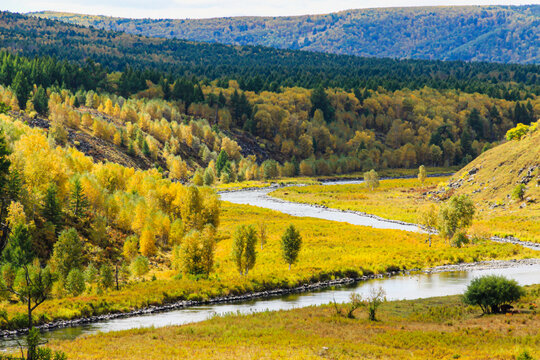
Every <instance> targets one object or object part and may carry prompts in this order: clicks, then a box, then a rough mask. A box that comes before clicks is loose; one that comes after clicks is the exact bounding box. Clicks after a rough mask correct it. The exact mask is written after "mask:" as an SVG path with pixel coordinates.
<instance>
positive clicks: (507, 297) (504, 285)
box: [463, 275, 525, 314]
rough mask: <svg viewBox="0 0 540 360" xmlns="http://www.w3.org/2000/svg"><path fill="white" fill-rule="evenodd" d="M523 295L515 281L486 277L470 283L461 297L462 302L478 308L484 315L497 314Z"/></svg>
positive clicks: (499, 277)
mask: <svg viewBox="0 0 540 360" xmlns="http://www.w3.org/2000/svg"><path fill="white" fill-rule="evenodd" d="M524 293H525V292H524V290H523V289H522V287H521V286H519V285H518V283H517V282H516V281H515V280H509V279H507V278H505V277H504V276H498V275H487V276H483V277H479V278H476V279H473V280H472V281H471V283H470V284H469V286H468V287H467V290H466V291H465V294H464V295H463V302H464V303H465V304H468V305H478V306H480V308H481V309H482V311H483V312H484V314H488V313H499V312H501V311H502V310H503V309H504V307H505V305H510V304H511V303H513V302H515V301H518V300H519V299H520V298H521V297H522V296H523V295H524Z"/></svg>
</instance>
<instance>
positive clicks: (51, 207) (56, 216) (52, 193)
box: [42, 184, 63, 236]
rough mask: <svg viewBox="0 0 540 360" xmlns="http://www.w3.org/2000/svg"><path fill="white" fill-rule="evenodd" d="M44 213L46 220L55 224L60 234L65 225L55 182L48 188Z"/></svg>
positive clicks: (56, 230)
mask: <svg viewBox="0 0 540 360" xmlns="http://www.w3.org/2000/svg"><path fill="white" fill-rule="evenodd" d="M42 214H43V217H44V218H45V220H46V221H48V222H50V223H51V224H53V225H54V231H55V233H56V235H57V236H58V234H59V233H60V230H61V229H62V225H63V214H62V206H61V204H60V200H59V199H58V196H57V189H56V185H54V184H51V185H50V186H49V187H48V188H47V193H46V194H45V200H44V204H43V210H42Z"/></svg>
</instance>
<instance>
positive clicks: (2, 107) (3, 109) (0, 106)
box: [0, 101, 11, 114]
mask: <svg viewBox="0 0 540 360" xmlns="http://www.w3.org/2000/svg"><path fill="white" fill-rule="evenodd" d="M10 110H11V107H9V106H8V105H7V104H6V103H4V102H2V101H0V114H7V112H8V111H10Z"/></svg>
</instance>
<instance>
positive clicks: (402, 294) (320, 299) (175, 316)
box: [0, 189, 540, 349]
mask: <svg viewBox="0 0 540 360" xmlns="http://www.w3.org/2000/svg"><path fill="white" fill-rule="evenodd" d="M270 191H271V189H263V190H245V191H237V192H229V193H223V194H221V197H222V200H225V201H229V202H233V203H238V204H248V205H254V206H260V207H265V208H269V209H273V210H278V211H282V212H284V213H286V214H289V215H293V216H310V217H315V218H320V219H326V220H333V221H341V222H348V223H351V224H354V225H363V226H373V227H376V228H384V229H387V228H390V229H400V230H406V231H407V230H408V231H418V230H419V229H418V227H417V226H415V225H412V224H410V225H404V224H399V223H394V222H386V221H384V220H382V219H378V218H372V217H369V216H362V215H359V214H356V213H352V212H341V211H335V210H332V209H325V208H319V207H314V206H310V205H303V204H295V203H290V202H284V201H281V200H276V199H272V198H271V197H269V196H268V195H267V194H268V192H270ZM488 274H498V275H505V276H507V277H508V278H511V279H514V280H516V281H517V282H518V283H519V284H521V285H531V284H536V283H539V282H540V261H529V262H518V263H516V264H508V263H506V264H504V263H503V264H501V265H499V266H497V267H495V268H481V269H477V268H473V269H470V270H467V271H462V270H458V271H451V270H450V271H443V272H436V273H430V274H428V273H425V272H419V273H416V274H409V275H399V276H395V277H391V278H383V279H375V280H369V281H364V282H359V283H357V284H354V285H352V286H345V287H336V288H328V289H325V290H320V291H315V292H310V293H300V294H293V295H287V296H282V297H274V298H269V299H260V300H253V301H247V302H242V303H232V304H213V305H208V306H196V307H191V308H186V309H180V310H174V311H168V312H163V313H154V314H148V315H140V316H132V317H127V318H121V319H113V320H108V321H103V322H100V323H94V324H86V325H82V326H77V327H71V328H63V329H55V330H52V331H48V332H46V333H44V334H43V336H44V338H46V339H74V338H76V337H79V336H82V335H88V334H94V333H97V332H109V331H119V330H128V329H133V328H141V327H151V326H154V327H162V326H170V325H183V324H188V323H194V322H199V321H204V320H206V319H209V318H211V317H212V316H216V315H224V314H227V313H242V314H247V313H254V312H261V311H277V310H289V309H294V308H301V307H306V306H313V305H322V304H328V303H330V302H331V301H334V300H335V301H336V302H338V303H339V302H346V301H348V299H349V297H350V295H351V293H359V294H362V295H367V294H368V293H369V292H370V290H371V289H372V288H374V287H377V288H378V287H382V288H383V289H384V290H385V292H386V296H387V299H388V300H402V299H409V300H410V299H420V298H428V297H434V296H446V295H456V294H461V293H463V291H464V290H465V288H466V287H467V285H468V284H469V282H470V281H471V279H473V278H475V277H478V276H482V275H488ZM17 340H19V341H20V340H21V337H16V338H6V339H0V349H7V348H13V347H15V346H17Z"/></svg>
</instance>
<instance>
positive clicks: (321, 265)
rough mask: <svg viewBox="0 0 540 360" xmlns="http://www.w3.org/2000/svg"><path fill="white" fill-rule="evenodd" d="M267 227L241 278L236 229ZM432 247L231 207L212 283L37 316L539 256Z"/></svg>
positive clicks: (73, 301)
mask: <svg viewBox="0 0 540 360" xmlns="http://www.w3.org/2000/svg"><path fill="white" fill-rule="evenodd" d="M262 221H266V222H267V225H268V234H269V238H268V243H267V245H266V246H265V248H264V250H262V251H261V250H260V249H259V248H258V249H257V251H258V254H257V263H256V265H255V268H254V269H253V270H252V271H250V273H249V276H248V277H247V278H245V277H241V276H240V275H238V272H237V271H236V268H235V266H234V263H233V261H232V259H231V256H230V253H231V247H232V234H233V233H234V231H235V228H236V226H237V225H240V224H257V223H259V222H262ZM290 223H293V224H294V225H295V226H296V227H297V228H298V229H299V230H300V233H301V234H302V237H303V247H302V250H301V252H300V255H299V261H298V263H297V264H295V265H294V266H293V269H292V271H288V270H287V265H286V264H285V263H284V261H283V260H282V258H281V250H280V237H281V234H282V233H283V231H284V229H285V227H286V226H287V225H288V224H290ZM336 234H339V235H336ZM425 240H426V238H425V235H422V234H415V233H408V232H403V231H397V230H380V229H372V228H369V227H357V226H353V225H349V224H345V223H335V222H332V221H324V220H318V219H312V218H294V217H291V216H288V215H284V214H281V213H278V212H275V211H271V210H265V209H260V208H256V207H250V206H243V205H233V204H228V203H224V204H223V209H222V217H221V225H220V228H219V242H218V244H217V248H216V261H215V263H216V266H215V273H213V274H212V275H211V277H210V279H208V280H199V281H195V280H191V279H189V278H188V277H186V276H184V277H183V278H182V279H179V280H176V279H173V278H171V276H172V275H174V271H170V270H162V271H158V270H153V272H152V273H150V274H149V275H148V276H147V278H150V277H151V276H152V275H153V274H155V275H156V277H157V280H156V281H146V282H138V283H134V284H132V285H129V286H127V287H126V288H124V289H121V290H120V291H110V292H109V293H106V294H103V295H98V294H92V295H82V296H79V297H77V298H63V299H53V300H50V301H47V302H45V304H43V305H42V306H40V307H39V308H38V310H37V313H38V315H39V314H44V313H45V314H47V316H48V319H49V320H51V319H58V318H64V319H67V318H75V317H80V316H86V315H92V314H96V313H103V312H110V311H127V310H130V309H133V308H137V307H142V306H147V305H150V304H160V303H163V302H166V301H171V300H175V299H205V298H209V297H217V296H221V295H227V294H231V293H236V294H238V293H245V292H248V291H253V290H262V289H265V288H266V289H268V288H276V287H284V286H285V287H286V286H292V285H296V284H300V283H305V282H306V281H309V280H316V279H325V278H329V277H330V276H332V275H335V276H345V274H351V273H353V272H356V273H362V272H363V271H365V272H376V273H383V272H385V271H386V270H387V269H388V268H394V269H395V268H407V269H411V268H425V267H430V266H434V265H442V264H448V263H459V262H471V261H478V260H485V259H494V258H501V259H509V258H524V257H532V256H534V254H535V253H534V252H533V251H532V250H528V249H524V248H522V247H519V246H515V245H510V244H493V243H491V242H487V243H480V244H477V245H474V246H469V247H464V248H460V249H458V248H454V247H449V245H447V244H445V243H444V242H443V241H442V240H440V239H435V240H434V243H433V246H432V247H431V248H429V247H428V245H427V244H426V243H425ZM92 308H93V309H94V310H92ZM5 309H6V310H7V311H8V313H9V315H10V318H12V317H13V316H15V314H16V313H21V312H24V307H23V306H22V305H13V304H11V305H5Z"/></svg>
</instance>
